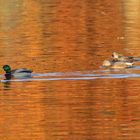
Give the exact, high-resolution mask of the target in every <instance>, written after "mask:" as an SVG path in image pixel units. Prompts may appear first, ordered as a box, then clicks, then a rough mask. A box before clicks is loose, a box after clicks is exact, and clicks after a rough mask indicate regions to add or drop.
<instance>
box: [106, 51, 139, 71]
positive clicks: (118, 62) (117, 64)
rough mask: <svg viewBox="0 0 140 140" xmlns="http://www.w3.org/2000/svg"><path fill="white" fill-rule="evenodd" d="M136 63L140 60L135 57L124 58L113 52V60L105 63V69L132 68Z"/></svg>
mask: <svg viewBox="0 0 140 140" xmlns="http://www.w3.org/2000/svg"><path fill="white" fill-rule="evenodd" d="M136 61H140V58H136V57H133V56H123V55H122V54H119V53H117V52H113V53H112V57H111V60H104V61H103V67H104V68H112V69H125V68H132V67H133V66H134V62H136Z"/></svg>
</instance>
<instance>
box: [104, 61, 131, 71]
mask: <svg viewBox="0 0 140 140" xmlns="http://www.w3.org/2000/svg"><path fill="white" fill-rule="evenodd" d="M103 67H105V68H113V69H125V68H132V67H133V62H122V61H118V62H115V61H110V60H104V61H103Z"/></svg>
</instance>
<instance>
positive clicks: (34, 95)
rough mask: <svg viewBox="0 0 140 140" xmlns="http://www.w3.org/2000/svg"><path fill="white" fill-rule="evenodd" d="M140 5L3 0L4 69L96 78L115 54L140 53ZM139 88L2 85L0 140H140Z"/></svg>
mask: <svg viewBox="0 0 140 140" xmlns="http://www.w3.org/2000/svg"><path fill="white" fill-rule="evenodd" d="M139 5H140V2H139V1H138V0H133V1H131V0H125V1H120V0H113V1H110V0H102V1H100V0H97V1H92V0H30V1H29V0H23V1H22V0H15V1H11V0H4V1H2V0H1V1H0V64H1V66H2V65H4V64H10V65H11V66H12V68H13V69H14V68H20V67H27V68H31V69H33V71H34V73H35V74H36V73H42V74H43V73H54V72H62V73H67V72H68V73H69V72H73V73H75V72H77V71H80V72H84V71H86V73H88V72H89V73H92V72H91V71H92V70H97V71H98V70H100V69H101V68H100V66H101V64H102V61H103V60H104V59H106V58H109V57H110V55H111V53H112V52H113V51H118V52H121V53H123V54H127V55H134V56H140V47H139V44H140V39H139V36H140V27H139V26H140V24H139V18H140V16H139V15H140V14H139V11H140V6H139ZM1 74H3V71H2V70H1ZM92 74H94V72H93V73H92ZM70 77H71V76H70ZM49 78H51V76H49ZM139 91H140V79H139V78H112V79H108V78H101V79H92V80H88V79H87V80H82V79H81V80H65V79H63V80H54V81H51V80H43V81H42V80H38V81H32V80H31V81H29V82H23V81H19V82H8V83H0V140H139V139H140V133H139V130H140V109H139V101H140V95H139V94H140V93H139Z"/></svg>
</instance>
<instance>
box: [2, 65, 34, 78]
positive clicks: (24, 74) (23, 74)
mask: <svg viewBox="0 0 140 140" xmlns="http://www.w3.org/2000/svg"><path fill="white" fill-rule="evenodd" d="M3 70H4V71H5V72H6V73H5V78H6V79H7V80H9V79H11V78H30V77H31V73H32V70H28V69H26V68H21V69H15V70H11V67H10V66H9V65H4V66H3Z"/></svg>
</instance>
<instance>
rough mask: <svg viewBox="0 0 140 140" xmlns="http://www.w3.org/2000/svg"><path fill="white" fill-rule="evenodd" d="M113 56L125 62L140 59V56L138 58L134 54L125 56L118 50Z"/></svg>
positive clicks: (116, 59) (114, 58)
mask: <svg viewBox="0 0 140 140" xmlns="http://www.w3.org/2000/svg"><path fill="white" fill-rule="evenodd" d="M112 58H113V60H114V61H124V62H134V61H140V58H136V57H133V56H123V55H122V54H119V53H117V52H113V53H112Z"/></svg>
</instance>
